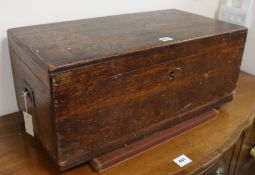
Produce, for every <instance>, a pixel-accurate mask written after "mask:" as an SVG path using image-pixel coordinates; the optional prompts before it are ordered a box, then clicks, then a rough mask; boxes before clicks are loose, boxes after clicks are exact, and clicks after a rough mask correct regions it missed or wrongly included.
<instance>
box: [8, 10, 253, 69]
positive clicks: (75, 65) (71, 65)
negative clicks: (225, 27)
mask: <svg viewBox="0 0 255 175" xmlns="http://www.w3.org/2000/svg"><path fill="white" fill-rule="evenodd" d="M168 10H169V9H168ZM151 12H153V11H151ZM138 14H139V13H138ZM124 15H125V14H124ZM193 15H194V14H193ZM115 16H116V15H115ZM117 16H118V15H117ZM197 16H199V15H197ZM209 19H210V18H209ZM83 20H84V19H83ZM66 22H68V21H66ZM44 25H47V24H44ZM232 25H233V24H232ZM236 26H238V25H236ZM12 30H13V29H8V30H7V33H8V36H9V37H12V38H13V39H14V40H15V41H16V42H17V44H19V45H20V44H21V45H23V46H24V48H25V49H26V51H28V52H29V53H30V54H32V55H31V56H32V58H33V59H34V60H35V62H38V61H40V63H43V67H44V69H45V66H46V67H47V69H48V70H47V71H48V73H49V74H57V73H62V72H67V71H71V70H74V69H78V68H81V67H83V66H88V65H94V64H98V63H103V62H108V61H111V60H115V59H117V58H119V57H124V56H129V55H132V54H138V53H141V52H146V51H150V50H154V49H160V48H161V49H164V48H167V47H173V46H176V45H179V44H185V43H187V42H190V41H196V40H201V39H206V38H213V37H221V36H225V35H230V34H232V33H240V34H242V33H247V31H248V29H247V28H246V27H244V26H240V28H239V29H235V30H229V31H227V32H222V33H218V34H215V35H205V36H201V37H195V38H192V39H187V40H182V41H175V42H171V43H165V44H162V45H159V46H155V47H147V48H143V49H139V50H133V51H130V52H126V53H123V54H116V55H111V56H108V57H103V58H96V59H95V60H94V61H84V60H82V61H76V62H73V63H69V64H65V65H61V66H55V65H51V64H48V63H46V62H45V61H44V60H43V58H41V57H40V56H39V55H38V54H36V52H35V51H34V50H32V49H31V48H29V47H28V46H27V45H25V44H24V43H23V42H22V41H20V39H18V38H17V37H16V36H15V34H13V33H12ZM35 58H38V60H37V59H35ZM40 63H38V64H40Z"/></svg>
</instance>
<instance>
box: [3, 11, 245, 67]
mask: <svg viewBox="0 0 255 175" xmlns="http://www.w3.org/2000/svg"><path fill="white" fill-rule="evenodd" d="M240 29H241V30H246V28H245V27H241V26H237V25H233V24H229V23H225V22H220V21H217V20H213V19H210V18H206V17H202V16H199V15H194V14H191V13H187V12H186V13H184V12H182V11H179V10H173V9H171V10H161V11H154V12H143V13H135V14H126V15H117V16H110V17H100V18H93V19H85V20H76V21H67V22H60V23H52V24H45V25H36V26H31V27H23V28H16V29H11V30H9V31H8V34H9V36H10V37H13V38H15V39H17V42H18V43H20V44H21V45H23V46H25V48H26V49H28V50H29V53H31V54H33V55H34V56H35V57H39V59H38V58H37V60H36V61H37V62H38V63H39V64H40V63H42V65H44V66H47V67H48V68H49V69H50V72H57V71H59V70H63V68H64V70H67V68H68V67H69V68H68V69H70V68H71V67H80V66H84V64H91V63H96V62H101V61H103V60H104V61H105V60H107V59H114V58H117V57H119V56H123V55H126V54H130V53H135V52H144V51H145V50H150V49H153V48H154V49H155V48H160V47H162V45H164V47H167V46H170V45H172V46H173V45H174V46H175V47H176V46H177V47H178V45H179V43H181V42H187V41H190V40H197V39H198V40H199V39H202V38H207V37H211V36H213V37H214V36H215V35H222V34H226V33H229V32H235V31H240ZM161 37H172V38H173V39H174V40H173V41H170V42H165V43H164V42H162V41H160V40H159V38H161ZM190 49H191V48H190ZM187 51H188V50H186V51H185V52H187ZM193 51H195V50H193ZM185 52H181V53H180V54H185ZM178 56H179V55H178ZM168 59H170V58H168Z"/></svg>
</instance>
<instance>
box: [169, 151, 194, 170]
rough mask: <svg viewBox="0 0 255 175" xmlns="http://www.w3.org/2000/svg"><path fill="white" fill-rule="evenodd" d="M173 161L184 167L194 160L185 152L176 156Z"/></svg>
mask: <svg viewBox="0 0 255 175" xmlns="http://www.w3.org/2000/svg"><path fill="white" fill-rule="evenodd" d="M173 161H174V162H175V163H176V164H177V165H179V166H180V167H184V166H185V165H188V164H189V163H191V162H192V160H191V159H190V158H188V157H187V156H185V155H184V154H183V155H181V156H179V157H177V158H175V159H174V160H173Z"/></svg>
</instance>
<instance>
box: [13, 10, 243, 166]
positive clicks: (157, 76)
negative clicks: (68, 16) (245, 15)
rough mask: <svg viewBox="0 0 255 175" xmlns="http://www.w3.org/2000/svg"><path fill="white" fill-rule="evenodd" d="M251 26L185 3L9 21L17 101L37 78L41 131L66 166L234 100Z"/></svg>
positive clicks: (37, 124) (37, 120)
mask: <svg viewBox="0 0 255 175" xmlns="http://www.w3.org/2000/svg"><path fill="white" fill-rule="evenodd" d="M166 36H167V37H172V38H173V40H172V41H168V42H162V41H161V40H160V38H161V37H166ZM246 36H247V29H246V28H245V27H242V26H237V25H233V24H228V23H225V22H220V21H217V20H214V19H209V18H206V17H202V16H199V15H195V14H190V13H186V12H182V11H178V10H163V11H156V12H144V13H138V14H128V15H118V16H111V17H103V18H95V19H86V20H78V21H69V22H62V23H54V24H45V25H38V26H31V27H24V28H17V29H10V30H9V31H8V40H9V47H10V55H11V60H12V67H13V75H14V81H15V87H16V95H17V99H18V103H19V104H18V106H19V109H20V110H24V101H23V100H22V99H21V94H22V92H23V91H24V90H26V89H27V87H30V88H29V89H31V94H29V96H30V98H29V99H30V101H31V102H32V104H34V105H33V106H32V107H31V108H30V111H31V113H32V114H33V121H34V126H35V134H36V136H37V138H38V139H39V140H40V141H41V143H42V145H43V146H44V147H45V148H46V150H47V151H48V152H49V153H50V155H51V157H53V159H54V160H55V162H56V164H58V166H59V168H60V169H62V170H66V169H68V168H72V167H74V166H76V165H79V164H81V163H84V162H86V161H89V160H91V159H92V158H94V157H97V156H100V155H101V154H104V153H106V152H109V151H112V150H114V149H117V148H120V147H122V146H124V145H125V144H130V143H132V142H134V141H137V140H139V139H142V138H144V137H147V136H149V135H151V134H152V133H154V132H157V131H160V130H162V129H165V128H169V127H172V126H175V125H176V124H179V123H181V122H184V121H186V120H189V119H192V118H193V117H195V116H197V115H199V114H201V113H203V112H206V111H208V110H211V109H213V108H216V107H219V106H221V105H222V104H224V103H226V102H228V101H230V100H232V98H233V94H234V92H235V88H236V81H237V78H238V74H239V70H240V64H241V60H242V54H243V50H244V45H245V41H246ZM32 94H34V95H32ZM32 96H33V98H31V97H32ZM31 99H32V100H31Z"/></svg>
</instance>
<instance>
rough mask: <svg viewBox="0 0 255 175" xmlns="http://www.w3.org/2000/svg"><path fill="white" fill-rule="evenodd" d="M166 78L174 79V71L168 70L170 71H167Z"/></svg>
mask: <svg viewBox="0 0 255 175" xmlns="http://www.w3.org/2000/svg"><path fill="white" fill-rule="evenodd" d="M168 79H169V80H173V79H174V71H170V72H169V73H168Z"/></svg>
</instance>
